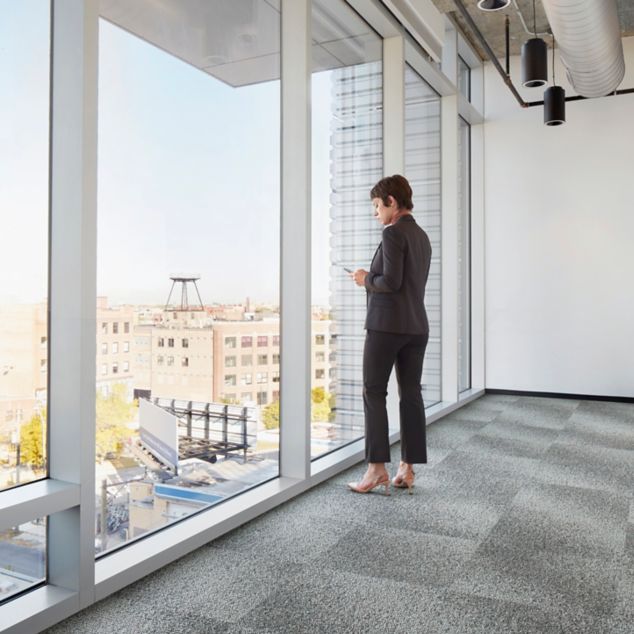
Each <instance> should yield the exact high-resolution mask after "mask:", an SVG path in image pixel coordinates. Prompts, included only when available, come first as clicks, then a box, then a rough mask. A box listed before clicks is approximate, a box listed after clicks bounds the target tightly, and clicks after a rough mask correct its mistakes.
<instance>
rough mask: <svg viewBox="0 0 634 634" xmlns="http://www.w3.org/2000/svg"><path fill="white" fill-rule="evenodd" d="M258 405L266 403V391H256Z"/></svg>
mask: <svg viewBox="0 0 634 634" xmlns="http://www.w3.org/2000/svg"><path fill="white" fill-rule="evenodd" d="M257 402H258V405H266V402H267V398H266V392H258V401H257Z"/></svg>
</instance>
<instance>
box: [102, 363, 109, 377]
mask: <svg viewBox="0 0 634 634" xmlns="http://www.w3.org/2000/svg"><path fill="white" fill-rule="evenodd" d="M107 374H108V364H106V363H102V364H101V375H102V376H106V375H107Z"/></svg>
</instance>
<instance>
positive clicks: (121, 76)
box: [0, 0, 330, 304]
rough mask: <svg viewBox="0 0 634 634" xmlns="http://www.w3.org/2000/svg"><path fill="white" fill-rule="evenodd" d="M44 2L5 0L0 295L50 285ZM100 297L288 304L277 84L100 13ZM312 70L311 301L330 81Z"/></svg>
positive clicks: (11, 297) (320, 253)
mask: <svg viewBox="0 0 634 634" xmlns="http://www.w3.org/2000/svg"><path fill="white" fill-rule="evenodd" d="M48 6H49V3H48V1H47V0H21V2H13V1H11V0H0V214H1V215H2V223H3V231H2V233H1V234H0V271H2V273H1V275H2V277H1V278H0V303H4V302H13V301H19V302H34V301H41V300H42V299H43V298H44V297H45V296H46V294H47V292H46V282H47V270H46V267H47V264H46V261H47V241H48V236H47V217H48V191H47V190H48V89H49V86H48V64H49V41H48V37H49V14H48ZM99 56H100V58H99V155H98V159H99V160H98V253H97V257H98V259H97V271H98V281H97V286H98V290H97V292H98V294H99V295H106V296H108V298H109V301H110V303H111V304H116V303H134V304H141V303H146V302H147V303H150V302H151V303H161V302H164V301H165V300H166V299H167V295H168V293H169V290H170V286H171V282H170V280H169V277H170V275H174V274H188V275H189V274H191V275H194V274H196V275H200V277H201V280H200V281H199V283H198V287H199V290H200V293H201V295H202V298H203V301H204V302H205V303H208V304H210V303H213V302H220V303H224V302H227V303H229V302H239V301H243V300H244V299H245V298H246V297H247V296H249V297H250V298H251V299H252V300H254V301H256V302H271V303H277V302H279V247H280V245H279V231H280V122H279V117H280V94H279V92H280V84H279V82H278V81H274V82H267V83H261V84H257V85H253V86H246V87H242V88H237V89H236V88H232V87H229V86H227V85H226V84H223V83H222V82H220V81H218V80H217V79H215V78H213V77H212V76H210V75H208V74H206V73H203V72H201V71H199V70H197V69H195V68H193V67H192V66H190V65H188V64H186V63H184V62H182V61H180V60H178V59H176V58H174V57H172V56H171V55H169V54H167V53H165V52H163V51H161V50H159V49H157V48H155V47H153V46H151V45H149V44H147V43H146V42H144V41H142V40H140V39H138V38H136V37H134V36H132V35H130V34H129V33H126V32H124V31H123V30H121V29H119V28H118V27H116V26H114V25H112V24H110V23H108V22H105V21H103V20H102V21H100V49H99ZM329 75H330V74H329V73H328V72H326V73H321V74H319V75H316V76H315V77H314V79H313V108H312V112H313V163H314V166H313V195H312V197H313V222H312V231H313V258H312V259H313V303H316V304H325V303H326V302H327V297H328V275H329V246H328V226H329V217H328V213H329V207H328V205H329V203H328V199H329V194H330V186H329V163H328V161H329V150H330V138H329V135H330V132H329V125H330V78H329Z"/></svg>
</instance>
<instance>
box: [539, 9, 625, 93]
mask: <svg viewBox="0 0 634 634" xmlns="http://www.w3.org/2000/svg"><path fill="white" fill-rule="evenodd" d="M542 4H543V5H544V9H545V11H546V15H547V16H548V22H549V23H550V26H551V29H552V32H553V34H554V36H555V39H556V40H557V43H558V45H559V52H560V55H561V61H562V63H563V65H564V67H565V68H566V71H567V73H568V80H569V81H570V84H571V85H572V87H573V88H574V89H575V91H576V92H577V93H579V94H580V95H582V96H583V97H603V96H604V95H607V94H609V93H611V92H613V91H614V90H616V89H617V87H618V86H619V84H620V83H621V82H622V81H623V76H624V75H625V59H624V58H623V45H622V44H621V28H620V26H619V18H618V14H617V7H616V1H615V0H600V1H597V0H542Z"/></svg>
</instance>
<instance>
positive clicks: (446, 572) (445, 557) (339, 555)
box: [315, 526, 477, 586]
mask: <svg viewBox="0 0 634 634" xmlns="http://www.w3.org/2000/svg"><path fill="white" fill-rule="evenodd" d="M476 547H477V543H476V542H474V541H470V540H466V539H459V538H456V537H446V536H444V535H433V534H430V533H421V532H417V531H407V530H402V529H397V528H389V529H388V530H384V529H383V530H381V529H378V528H375V527H372V528H368V527H367V526H364V527H362V526H359V527H357V528H356V529H355V530H352V531H350V532H349V533H348V534H347V535H346V536H345V537H343V538H342V539H341V540H340V541H339V542H338V543H337V545H336V546H334V547H333V548H331V549H330V550H329V551H327V552H326V553H324V554H323V555H322V556H321V557H319V558H317V559H316V560H315V562H316V563H319V564H320V565H322V566H323V567H324V568H331V569H336V570H340V571H345V572H353V573H356V574H362V575H366V576H372V577H385V578H388V579H394V580H396V581H407V582H410V583H420V584H424V585H431V586H442V585H447V584H448V583H450V582H451V581H452V580H453V578H454V577H455V576H456V575H457V574H459V571H460V570H461V569H462V566H463V565H464V564H465V563H466V562H467V561H468V560H469V559H470V558H471V556H472V554H473V553H474V551H475V549H476Z"/></svg>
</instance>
